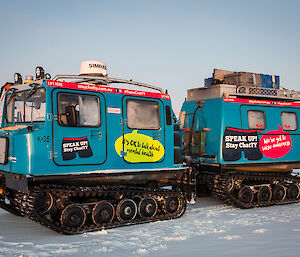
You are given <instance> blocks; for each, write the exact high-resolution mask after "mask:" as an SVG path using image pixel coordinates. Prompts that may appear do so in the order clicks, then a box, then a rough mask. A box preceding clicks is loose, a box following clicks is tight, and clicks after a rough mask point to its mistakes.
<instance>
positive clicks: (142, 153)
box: [115, 130, 165, 163]
mask: <svg viewBox="0 0 300 257" xmlns="http://www.w3.org/2000/svg"><path fill="white" fill-rule="evenodd" d="M123 144H124V150H123ZM115 149H116V152H117V153H118V155H119V156H120V157H124V159H125V160H126V161H128V162H132V163H140V162H157V161H159V160H160V159H161V158H162V157H163V156H164V155H165V149H164V146H163V145H162V144H161V143H160V142H159V141H158V140H153V138H152V137H149V136H146V135H143V134H139V133H138V131H137V130H134V131H132V133H128V134H125V135H124V137H123V136H121V137H119V138H118V139H117V140H116V142H115Z"/></svg>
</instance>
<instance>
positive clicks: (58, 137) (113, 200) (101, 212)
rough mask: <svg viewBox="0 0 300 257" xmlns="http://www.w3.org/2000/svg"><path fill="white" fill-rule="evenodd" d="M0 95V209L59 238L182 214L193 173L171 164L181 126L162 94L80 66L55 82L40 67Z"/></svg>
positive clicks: (94, 66)
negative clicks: (26, 218)
mask: <svg viewBox="0 0 300 257" xmlns="http://www.w3.org/2000/svg"><path fill="white" fill-rule="evenodd" d="M113 85H116V86H115V87H113ZM123 85H124V86H123ZM132 85H135V86H139V87H143V88H144V89H146V90H145V91H139V90H135V89H132V88H130V86H132ZM128 87H129V88H128ZM1 95H2V98H1V100H2V101H3V106H4V107H3V115H2V126H1V129H0V162H1V164H0V206H1V207H2V208H3V209H6V210H7V211H10V212H12V213H14V214H16V215H20V216H27V217H29V218H30V219H32V220H35V221H36V222H38V223H41V224H42V225H44V226H46V227H49V228H51V229H53V230H55V231H57V232H60V233H64V234H76V233H82V232H86V231H93V230H98V229H101V228H112V227H118V226H123V225H128V224H138V223H144V222H150V221H156V220H165V219H171V218H177V217H180V216H181V215H182V214H183V213H184V211H185V209H186V199H190V198H191V197H192V190H193V184H192V178H191V170H190V169H189V168H187V167H183V165H182V163H181V161H180V158H179V159H178V157H177V158H175V157H174V156H178V149H175V147H174V137H175V136H174V134H176V133H177V132H176V131H174V126H175V129H176V127H178V125H176V124H175V119H174V118H173V112H172V108H171V101H170V96H169V95H167V94H164V92H163V91H162V89H160V88H157V87H154V86H150V85H147V84H143V83H138V82H134V81H131V80H130V81H127V80H122V79H114V78H110V77H108V76H107V70H106V66H105V64H103V63H101V62H95V61H87V62H84V63H82V66H81V70H80V75H58V76H56V77H54V78H53V79H52V80H50V75H49V74H45V72H44V70H43V69H42V68H41V67H37V69H36V80H33V79H32V78H28V79H27V80H26V81H25V83H23V81H22V77H21V75H20V74H18V73H17V74H15V82H14V83H7V84H6V85H5V86H3V87H2V89H1ZM176 151H177V154H176ZM179 157H180V156H179Z"/></svg>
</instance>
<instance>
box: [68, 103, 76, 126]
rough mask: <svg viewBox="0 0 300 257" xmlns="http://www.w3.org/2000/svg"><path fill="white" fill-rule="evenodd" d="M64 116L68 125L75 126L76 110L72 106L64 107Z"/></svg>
mask: <svg viewBox="0 0 300 257" xmlns="http://www.w3.org/2000/svg"><path fill="white" fill-rule="evenodd" d="M66 118H67V124H68V126H70V127H75V126H76V125H77V119H76V111H75V107H74V106H67V107H66Z"/></svg>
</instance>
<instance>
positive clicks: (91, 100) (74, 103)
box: [58, 93, 101, 127]
mask: <svg viewBox="0 0 300 257" xmlns="http://www.w3.org/2000/svg"><path fill="white" fill-rule="evenodd" d="M66 107H74V108H75V115H76V126H78V127H98V126H99V125H100V121H101V119H100V101H99V98H98V97H97V96H93V95H79V94H70V93H60V94H59V95H58V117H59V118H58V122H59V124H60V125H62V126H68V123H67V117H66V112H67V111H66Z"/></svg>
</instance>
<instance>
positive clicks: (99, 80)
mask: <svg viewBox="0 0 300 257" xmlns="http://www.w3.org/2000/svg"><path fill="white" fill-rule="evenodd" d="M62 79H74V80H75V79H77V80H76V81H73V83H88V82H92V83H94V84H98V85H100V84H102V85H103V84H104V85H107V84H110V83H123V84H130V85H135V86H139V87H145V88H149V89H153V90H157V91H159V92H160V93H162V94H164V91H163V89H162V88H160V87H155V86H152V85H148V84H145V83H140V82H136V81H132V80H125V79H116V78H109V77H102V76H85V75H57V76H55V77H54V78H53V80H55V81H58V80H62Z"/></svg>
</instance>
